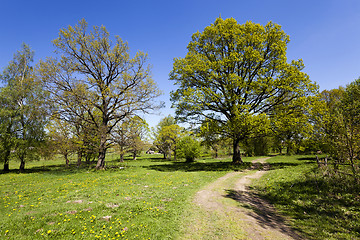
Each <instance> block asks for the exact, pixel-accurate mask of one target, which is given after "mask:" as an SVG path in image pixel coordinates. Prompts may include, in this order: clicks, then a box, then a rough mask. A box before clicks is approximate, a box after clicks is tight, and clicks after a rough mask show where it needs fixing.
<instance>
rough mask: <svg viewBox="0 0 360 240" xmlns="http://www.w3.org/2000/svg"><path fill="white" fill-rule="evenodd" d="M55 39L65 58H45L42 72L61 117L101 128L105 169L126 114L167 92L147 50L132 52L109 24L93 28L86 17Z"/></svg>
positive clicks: (144, 108) (154, 105)
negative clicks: (152, 68) (154, 77)
mask: <svg viewBox="0 0 360 240" xmlns="http://www.w3.org/2000/svg"><path fill="white" fill-rule="evenodd" d="M53 43H54V45H55V47H56V52H57V53H58V54H61V58H60V59H52V58H49V59H48V60H47V61H45V62H44V61H43V62H41V64H40V75H41V77H42V78H43V79H44V80H45V82H46V86H47V90H48V91H49V92H50V93H51V97H52V99H53V103H54V106H55V107H56V113H57V114H58V116H59V117H61V118H63V119H65V120H67V121H77V120H78V119H79V118H81V120H83V121H87V122H89V123H90V124H91V125H92V126H95V128H96V129H97V130H98V136H99V139H100V141H99V146H98V149H99V155H98V156H99V157H98V162H97V168H104V166H105V154H106V150H107V148H108V147H109V146H110V145H109V140H110V138H111V132H112V131H113V129H114V127H115V126H116V125H117V124H118V123H119V122H121V121H122V120H124V119H125V118H126V117H129V116H133V115H136V114H139V112H142V113H144V112H149V111H151V110H154V109H157V108H159V107H160V106H161V105H160V104H159V103H158V102H156V100H155V98H156V97H157V96H159V95H160V94H161V93H160V91H159V90H158V88H157V86H156V84H155V82H154V81H153V80H152V78H151V71H150V67H149V66H148V65H147V63H146V62H147V58H148V57H147V54H145V53H142V52H140V51H139V52H137V53H136V54H135V56H134V57H130V53H129V47H128V44H127V43H126V42H123V41H122V40H121V38H120V37H118V36H117V37H116V38H115V42H112V41H111V40H110V34H109V32H108V31H107V30H106V28H105V27H104V26H101V27H98V26H94V27H93V29H92V30H90V31H89V29H88V24H87V23H86V21H85V20H81V21H80V22H79V24H78V25H75V26H74V27H72V26H69V27H68V28H66V29H61V30H60V32H59V37H58V38H57V39H55V40H54V41H53Z"/></svg>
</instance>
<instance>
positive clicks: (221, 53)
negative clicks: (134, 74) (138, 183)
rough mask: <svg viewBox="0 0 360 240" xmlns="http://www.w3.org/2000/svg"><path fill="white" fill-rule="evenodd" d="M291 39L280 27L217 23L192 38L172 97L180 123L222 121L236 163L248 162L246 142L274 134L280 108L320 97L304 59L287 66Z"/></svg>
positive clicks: (178, 64)
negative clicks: (273, 119) (272, 117)
mask: <svg viewBox="0 0 360 240" xmlns="http://www.w3.org/2000/svg"><path fill="white" fill-rule="evenodd" d="M288 43H289V37H288V35H286V34H285V33H284V32H283V30H282V29H281V27H280V26H279V25H277V24H274V23H272V22H269V23H268V24H266V25H265V26H261V25H260V24H255V23H252V22H246V23H245V24H243V25H240V24H238V23H237V22H236V20H235V19H232V18H231V19H226V20H223V19H221V18H218V19H216V21H215V23H214V24H211V25H210V26H208V27H206V28H205V29H204V31H203V32H197V33H195V34H194V35H193V36H192V40H191V41H190V43H189V45H188V47H187V49H188V53H187V55H186V57H185V58H177V59H175V62H174V66H173V70H172V72H171V73H170V79H171V80H175V81H176V82H175V84H176V85H178V89H177V90H176V91H174V92H172V93H171V100H172V102H173V105H174V107H176V114H177V118H178V119H179V120H180V121H187V122H189V121H191V122H195V123H200V124H201V123H202V122H204V121H207V120H208V119H210V120H212V121H216V122H217V123H218V129H217V133H219V134H221V135H224V136H227V137H229V138H231V139H232V140H233V163H235V164H237V163H242V159H241V155H240V145H239V144H240V143H241V142H243V141H244V140H245V139H247V138H248V137H249V136H250V135H253V134H254V132H258V133H259V134H264V132H265V133H266V131H268V129H267V128H265V127H263V126H269V125H267V124H266V122H268V121H269V119H268V115H269V113H270V112H271V110H272V109H273V108H274V107H276V106H278V105H280V104H290V103H291V102H292V101H294V100H295V99H297V98H299V97H303V96H307V95H312V94H314V93H316V91H317V86H316V85H315V84H313V83H312V82H311V81H310V79H309V77H308V76H307V75H306V74H305V73H304V72H302V70H303V68H304V65H303V62H302V61H301V60H298V61H292V62H291V63H288V62H287V57H286V46H287V44H288Z"/></svg>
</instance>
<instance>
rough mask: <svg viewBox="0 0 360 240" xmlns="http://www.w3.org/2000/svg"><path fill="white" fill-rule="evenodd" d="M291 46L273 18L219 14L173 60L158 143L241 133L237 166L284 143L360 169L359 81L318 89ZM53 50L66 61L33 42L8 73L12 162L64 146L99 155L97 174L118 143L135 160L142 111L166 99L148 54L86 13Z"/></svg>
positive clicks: (171, 150) (6, 126) (7, 140)
mask: <svg viewBox="0 0 360 240" xmlns="http://www.w3.org/2000/svg"><path fill="white" fill-rule="evenodd" d="M288 43H289V36H288V35H286V34H285V33H284V31H283V30H282V29H281V27H280V26H279V25H277V24H275V23H272V22H269V23H268V24H266V25H265V26H262V25H260V24H254V23H252V22H247V23H245V24H242V25H241V24H238V23H237V22H236V20H235V19H225V20H223V19H221V18H218V19H217V20H216V21H215V23H214V24H211V25H210V26H208V27H206V28H205V29H204V31H203V32H197V33H195V34H194V35H193V37H192V40H191V41H190V43H189V45H188V48H187V49H188V53H187V54H186V56H185V57H184V58H176V59H175V60H174V65H173V70H172V71H171V73H170V79H171V80H173V81H174V82H175V85H176V86H177V89H176V90H175V91H173V92H172V93H171V100H172V102H173V107H175V108H176V118H173V117H171V116H169V117H166V118H164V119H163V120H161V122H160V123H159V124H158V126H157V127H156V128H155V129H154V131H153V132H154V142H153V144H154V145H155V146H156V148H157V150H159V151H160V152H161V153H163V154H164V157H165V158H171V157H172V154H173V158H174V159H176V158H177V157H178V154H180V155H181V157H185V158H186V159H187V160H188V161H192V160H193V156H197V155H198V153H197V152H198V150H197V149H198V147H197V146H198V141H197V140H196V139H195V137H194V136H197V138H199V139H200V140H201V141H202V142H203V143H204V144H205V145H206V146H207V147H209V148H211V149H212V150H213V151H214V155H215V156H217V153H218V150H219V148H220V146H222V145H228V144H227V143H228V142H229V140H230V141H231V145H232V151H231V152H232V154H233V163H234V164H240V163H242V158H241V151H240V150H241V148H242V149H243V150H245V152H246V154H248V155H263V154H266V153H267V151H268V149H270V148H272V149H277V150H278V151H279V152H281V151H282V150H283V149H284V147H286V149H287V152H288V153H289V154H290V153H292V152H299V151H300V152H301V151H302V152H304V151H319V150H321V151H323V152H327V153H329V154H331V157H332V158H333V159H334V161H335V162H336V163H337V164H335V166H338V164H340V163H342V164H345V163H347V164H348V165H349V166H350V167H351V169H352V171H353V173H352V174H357V171H358V160H359V149H360V147H359V146H360V143H359V132H358V129H359V127H360V126H359V118H360V116H359V114H358V111H357V110H356V108H357V106H358V104H360V103H359V99H360V95H359V91H360V90H359V87H358V86H359V80H356V81H355V82H353V83H351V84H350V85H349V86H347V87H346V88H339V89H334V90H331V91H324V92H322V93H319V91H318V86H317V85H316V84H315V83H314V82H312V81H311V80H310V79H309V77H308V75H307V74H306V73H304V72H303V69H304V64H303V62H302V61H301V60H297V61H294V60H293V61H290V62H289V61H288V59H287V56H286V49H287V44H288ZM54 45H55V47H56V52H57V54H59V57H58V58H48V59H47V60H45V61H40V62H39V63H38V64H37V65H36V66H32V65H31V62H32V60H33V52H32V51H31V50H30V48H29V47H28V46H26V45H24V47H23V49H22V50H21V51H19V52H18V53H17V54H15V56H14V59H13V61H12V62H10V64H9V66H8V67H7V68H6V69H5V71H4V72H3V74H1V79H2V80H3V83H4V86H3V87H2V88H1V92H0V101H1V109H0V118H1V126H0V131H1V132H0V141H1V154H2V155H1V156H2V157H1V159H3V161H4V168H5V169H8V162H9V156H10V155H11V154H13V155H16V156H17V157H18V158H19V159H20V162H21V163H22V164H21V166H22V167H21V168H22V169H23V167H24V165H25V160H26V159H30V158H31V157H33V156H34V155H35V153H36V152H39V151H36V150H37V149H41V148H39V146H44V145H46V147H44V148H43V150H41V151H40V152H42V154H44V155H46V154H50V153H51V152H52V153H54V152H61V153H62V154H63V155H64V157H65V159H68V155H69V154H70V153H73V152H76V153H77V156H78V164H80V163H81V160H82V159H83V158H85V159H86V161H90V160H91V159H94V158H96V159H97V165H96V167H97V168H98V169H101V168H104V166H105V156H106V152H107V149H109V148H110V147H114V146H117V148H118V151H119V153H120V156H121V157H120V158H121V159H123V156H124V154H125V153H126V152H129V151H130V152H132V154H133V156H134V158H135V157H136V154H137V152H138V151H139V150H140V149H141V148H142V146H143V145H144V142H143V141H142V140H143V138H144V136H145V135H146V132H148V126H147V124H146V122H145V121H144V120H143V119H141V118H140V117H139V115H141V114H143V113H149V112H151V111H154V110H157V109H159V108H160V107H161V106H162V104H161V103H158V102H156V97H157V96H159V95H160V91H159V90H158V88H157V87H156V84H155V83H154V81H153V80H152V79H151V74H150V69H149V67H148V65H147V64H146V61H147V55H146V54H144V53H142V52H138V53H137V54H135V55H134V57H130V54H129V49H128V46H127V43H125V42H123V41H122V40H121V39H120V38H119V37H116V40H115V42H112V41H110V36H109V33H108V32H107V31H106V29H105V27H94V28H93V29H92V30H88V26H87V23H86V22H85V20H82V21H80V22H79V24H78V25H76V26H74V27H71V26H69V27H68V28H66V29H62V30H60V33H59V37H58V38H57V39H55V40H54ZM181 122H187V123H188V124H189V126H191V127H192V134H189V132H186V131H184V129H183V128H182V127H180V126H179V125H178V124H177V123H181ZM45 127H46V129H45ZM45 143H46V144H45ZM224 143H225V144H224ZM184 146H186V147H184ZM191 146H195V147H194V148H192V147H191ZM49 149H50V150H49ZM51 149H53V150H51ZM182 149H187V150H188V151H187V152H183V151H182ZM191 152H192V154H190V155H191V156H192V157H189V156H188V155H186V154H189V153H191ZM67 163H68V160H67Z"/></svg>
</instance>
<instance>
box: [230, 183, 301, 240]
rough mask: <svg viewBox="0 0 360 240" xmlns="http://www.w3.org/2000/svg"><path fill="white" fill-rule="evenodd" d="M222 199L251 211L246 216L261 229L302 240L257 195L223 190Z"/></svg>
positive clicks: (283, 219) (269, 205)
mask: <svg viewBox="0 0 360 240" xmlns="http://www.w3.org/2000/svg"><path fill="white" fill-rule="evenodd" d="M225 191H226V195H225V196H224V197H226V198H230V199H233V200H235V201H237V202H238V203H240V204H241V205H242V206H243V207H245V208H248V209H251V210H252V211H249V212H247V214H248V215H249V216H250V217H252V218H254V219H255V220H256V221H257V223H258V224H259V225H260V226H261V227H262V228H272V229H277V230H278V231H280V232H282V233H283V234H285V235H287V236H290V237H292V238H294V239H302V238H301V237H300V236H299V235H298V234H297V233H295V231H294V229H292V228H291V227H289V226H288V225H287V223H286V221H285V218H283V217H282V216H280V215H279V214H278V213H277V212H276V210H275V209H274V208H273V207H272V206H271V204H269V203H268V202H267V201H265V200H264V199H262V198H261V197H260V196H259V195H258V194H257V193H255V192H249V191H236V190H231V189H228V190H225Z"/></svg>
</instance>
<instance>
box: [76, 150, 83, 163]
mask: <svg viewBox="0 0 360 240" xmlns="http://www.w3.org/2000/svg"><path fill="white" fill-rule="evenodd" d="M77 157H78V158H77V166H78V167H80V165H81V159H82V151H78V153H77Z"/></svg>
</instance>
